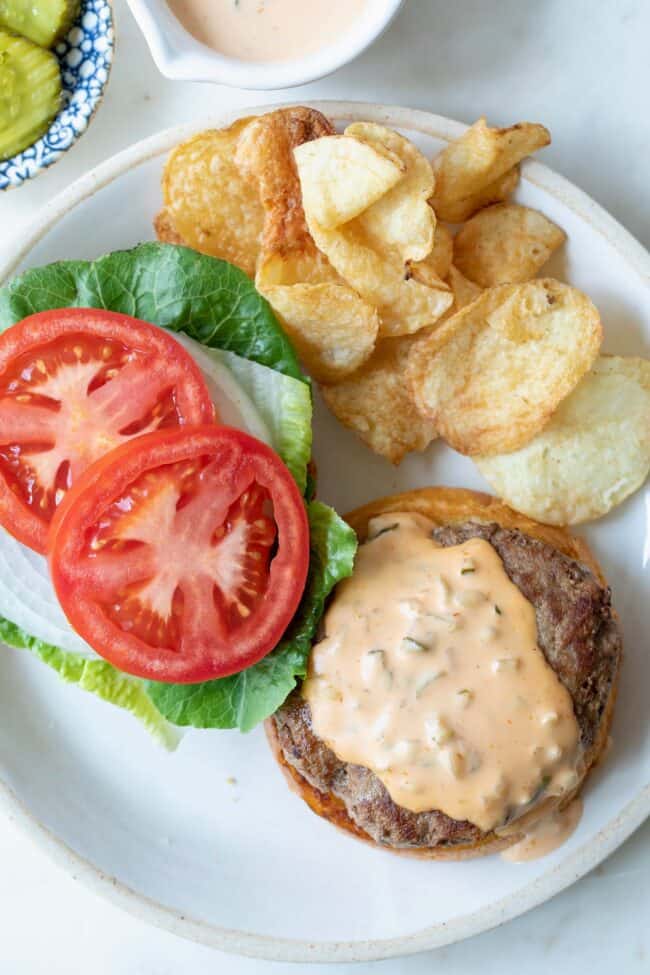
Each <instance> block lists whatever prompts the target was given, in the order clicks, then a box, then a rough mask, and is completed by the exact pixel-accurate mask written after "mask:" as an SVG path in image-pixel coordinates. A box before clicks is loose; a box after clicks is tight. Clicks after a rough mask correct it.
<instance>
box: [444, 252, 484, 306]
mask: <svg viewBox="0 0 650 975" xmlns="http://www.w3.org/2000/svg"><path fill="white" fill-rule="evenodd" d="M447 280H448V282H449V284H450V285H451V290H452V291H453V292H454V304H453V305H452V308H451V311H452V313H453V314H456V312H457V311H460V310H461V308H464V307H465V305H470V304H471V303H472V302H473V301H475V300H476V299H477V298H478V296H479V295H480V294H481V293H482V290H483V289H482V288H479V286H478V285H477V284H474V282H473V281H468V280H467V278H466V277H465V275H464V274H461V272H460V271H459V270H458V268H457V267H454V265H453V264H452V265H451V267H450V268H449V274H448V276H447Z"/></svg>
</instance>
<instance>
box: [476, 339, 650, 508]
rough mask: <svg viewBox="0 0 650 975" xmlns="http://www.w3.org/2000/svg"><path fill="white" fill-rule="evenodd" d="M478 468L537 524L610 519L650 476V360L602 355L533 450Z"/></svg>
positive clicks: (487, 459) (496, 458) (484, 462)
mask: <svg viewBox="0 0 650 975" xmlns="http://www.w3.org/2000/svg"><path fill="white" fill-rule="evenodd" d="M476 464H477V466H478V469H479V470H480V471H481V473H482V474H483V476H484V477H485V479H486V480H487V482H488V483H489V484H490V486H491V487H492V488H493V490H495V491H496V492H497V494H499V496H500V497H501V498H503V500H504V501H505V502H506V503H507V504H509V505H510V506H511V507H512V508H515V509H516V510H517V511H521V512H523V513H524V514H526V515H530V516H531V517H532V518H536V519H537V520H538V521H543V522H546V523H547V524H551V525H575V524H578V523H580V522H583V521H589V520H590V519H592V518H599V517H601V515H605V514H607V512H608V511H610V510H611V509H612V508H613V507H614V506H615V505H617V504H620V503H621V502H622V501H624V500H625V498H627V497H629V495H630V494H632V493H633V492H634V491H636V490H637V488H639V487H640V486H641V485H642V484H643V482H644V481H645V479H646V478H647V476H648V473H649V472H650V361H649V360H647V359H635V358H629V359H628V358H620V357H617V356H601V357H600V358H599V359H597V360H596V362H595V364H594V366H593V368H592V370H591V371H590V372H589V373H587V375H586V376H585V377H584V379H583V380H582V382H580V384H579V385H578V386H577V387H576V389H575V390H574V391H573V392H572V393H571V395H570V396H567V398H566V399H565V400H564V401H563V402H562V403H560V406H559V407H558V409H557V412H556V413H554V414H553V416H552V417H551V419H550V420H549V422H548V424H547V426H546V427H545V428H544V429H543V430H542V432H541V433H539V434H538V435H537V436H536V437H535V438H534V439H533V440H531V441H530V443H528V444H526V446H525V447H522V448H521V449H520V450H517V451H515V452H514V453H510V454H501V455H498V456H493V457H480V458H479V457H477V458H476Z"/></svg>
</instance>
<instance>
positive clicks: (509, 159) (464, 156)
mask: <svg viewBox="0 0 650 975" xmlns="http://www.w3.org/2000/svg"><path fill="white" fill-rule="evenodd" d="M550 141H551V136H550V133H549V131H548V129H546V128H545V127H544V126H543V125H537V124H534V123H532V122H519V123H518V124H517V125H512V126H510V128H507V129H492V128H490V127H489V126H488V124H487V123H486V121H485V118H480V119H479V120H478V121H477V122H475V123H474V125H472V126H470V128H469V129H467V131H466V132H465V133H463V135H462V136H461V137H460V139H457V140H456V142H451V143H450V144H449V145H448V146H447V148H446V149H443V151H442V152H441V153H440V155H438V156H437V157H436V158H435V159H434V161H433V171H434V174H435V177H436V190H435V198H434V202H433V205H434V208H435V210H436V213H438V215H439V216H442V209H441V207H442V208H444V207H445V206H446V205H447V204H449V203H454V202H456V201H458V200H464V199H466V198H467V197H472V196H475V195H476V194H477V193H481V192H482V191H484V190H485V189H486V188H487V187H488V186H490V184H492V183H494V182H495V180H498V179H499V178H500V177H501V176H503V175H504V174H505V173H507V172H508V170H510V169H512V168H513V166H516V165H517V163H518V162H520V161H521V160H522V159H523V158H524V157H525V156H530V154H531V153H533V152H535V150H536V149H541V148H542V146H547V145H548V144H549V143H550ZM436 204H437V205H436ZM443 219H449V218H447V217H443Z"/></svg>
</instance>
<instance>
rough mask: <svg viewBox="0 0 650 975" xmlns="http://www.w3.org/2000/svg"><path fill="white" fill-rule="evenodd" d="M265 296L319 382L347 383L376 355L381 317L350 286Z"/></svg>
mask: <svg viewBox="0 0 650 975" xmlns="http://www.w3.org/2000/svg"><path fill="white" fill-rule="evenodd" d="M264 294H265V296H266V298H267V299H268V301H269V302H270V303H271V305H272V307H273V310H274V311H275V313H276V314H277V315H278V316H279V318H280V321H281V323H282V326H283V328H284V330H285V332H286V333H287V335H288V336H289V338H290V339H291V341H292V342H293V344H294V346H295V349H296V352H297V353H298V355H299V357H300V358H301V360H302V361H303V362H304V364H305V366H306V368H307V370H308V372H309V373H310V374H311V375H312V376H313V378H314V379H316V380H317V381H318V382H323V383H325V382H337V381H338V380H340V379H343V378H344V377H345V376H347V375H349V373H351V372H354V370H355V369H358V368H359V366H360V365H362V363H364V362H365V360H366V359H367V358H368V357H369V356H370V354H371V353H372V351H373V349H374V347H375V340H376V338H377V330H378V328H379V316H378V315H377V312H376V311H375V309H374V308H372V306H371V305H369V304H367V302H365V301H363V300H362V299H361V298H359V296H358V295H357V294H355V292H354V291H352V289H351V288H348V287H347V285H343V286H341V285H338V284H294V285H290V286H289V287H284V286H277V285H275V286H272V287H268V288H267V289H266V290H265V292H264Z"/></svg>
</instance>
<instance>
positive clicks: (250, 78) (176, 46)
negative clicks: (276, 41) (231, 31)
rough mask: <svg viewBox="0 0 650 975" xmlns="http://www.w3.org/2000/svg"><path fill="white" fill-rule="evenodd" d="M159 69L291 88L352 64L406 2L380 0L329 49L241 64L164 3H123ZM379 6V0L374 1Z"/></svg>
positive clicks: (237, 84)
mask: <svg viewBox="0 0 650 975" xmlns="http://www.w3.org/2000/svg"><path fill="white" fill-rule="evenodd" d="M127 2H128V4H129V7H130V9H131V13H132V14H133V16H134V18H135V20H136V22H137V24H138V27H139V28H140V30H141V31H142V34H143V35H144V38H145V41H146V42H147V45H148V47H149V51H150V52H151V56H152V57H153V60H154V62H155V64H156V67H157V68H158V70H159V71H160V72H161V74H163V75H164V76H165V77H167V78H171V79H172V80H174V81H208V82H212V83H214V84H221V85H226V86H228V87H230V88H240V89H248V90H255V91H269V90H278V89H282V88H292V87H295V86H297V85H303V84H307V83H308V82H311V81H316V80H317V79H318V78H322V77H324V76H325V75H328V74H331V73H332V72H333V71H336V70H337V69H338V68H341V67H343V65H345V64H348V63H349V62H350V61H352V60H354V58H356V57H357V56H358V55H359V54H361V53H362V52H363V51H365V50H366V49H367V48H368V47H370V45H371V44H373V43H374V42H375V41H376V40H377V39H378V38H379V37H380V36H381V35H382V34H383V33H384V31H385V30H387V29H388V27H389V26H390V24H391V22H392V21H393V19H394V18H395V17H396V16H397V13H398V12H399V9H400V7H401V6H402V5H403V3H404V0H380V5H378V6H377V8H376V10H375V9H373V8H372V7H371V8H369V10H368V13H367V14H366V15H365V18H364V20H363V21H362V26H363V24H364V23H366V22H367V26H366V29H365V30H361V29H359V30H354V29H352V30H350V31H349V32H347V33H345V34H344V35H343V37H342V38H341V39H340V40H339V41H337V42H336V43H335V44H332V45H330V46H328V47H325V48H322V49H318V50H316V51H314V52H312V53H311V54H309V55H307V56H306V57H303V58H300V59H297V60H291V61H269V62H260V61H244V60H240V59H238V58H233V57H226V56H225V55H223V54H219V52H217V51H213V50H212V49H211V48H209V47H207V46H206V45H205V44H202V43H201V42H200V41H197V40H196V38H194V37H193V36H192V35H191V34H190V33H189V32H188V31H187V30H186V29H185V28H184V27H183V26H182V24H181V23H180V21H179V20H178V19H177V18H176V16H175V15H174V14H173V13H172V11H171V10H170V8H169V6H168V4H167V2H166V0H127ZM375 3H377V0H375Z"/></svg>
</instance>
